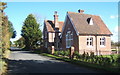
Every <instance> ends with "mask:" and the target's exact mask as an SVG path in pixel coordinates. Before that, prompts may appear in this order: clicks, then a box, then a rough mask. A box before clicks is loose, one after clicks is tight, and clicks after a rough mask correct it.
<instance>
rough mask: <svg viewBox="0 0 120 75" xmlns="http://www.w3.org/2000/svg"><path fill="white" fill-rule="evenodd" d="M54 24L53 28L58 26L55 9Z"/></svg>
mask: <svg viewBox="0 0 120 75" xmlns="http://www.w3.org/2000/svg"><path fill="white" fill-rule="evenodd" d="M54 24H55V28H59V23H58V14H57V11H55V12H54Z"/></svg>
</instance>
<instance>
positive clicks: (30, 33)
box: [21, 14, 42, 49]
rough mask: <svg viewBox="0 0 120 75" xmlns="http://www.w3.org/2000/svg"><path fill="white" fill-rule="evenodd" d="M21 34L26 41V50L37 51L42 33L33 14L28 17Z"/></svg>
mask: <svg viewBox="0 0 120 75" xmlns="http://www.w3.org/2000/svg"><path fill="white" fill-rule="evenodd" d="M21 32H22V34H21V35H22V37H23V38H24V39H25V49H36V48H37V47H38V44H40V42H41V40H42V32H41V30H40V29H39V24H38V23H37V21H36V19H35V17H34V15H33V14H29V15H28V16H27V18H26V19H25V21H24V23H23V26H22V30H21Z"/></svg>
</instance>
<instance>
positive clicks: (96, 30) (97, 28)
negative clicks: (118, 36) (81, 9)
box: [67, 12, 112, 35]
mask: <svg viewBox="0 0 120 75" xmlns="http://www.w3.org/2000/svg"><path fill="white" fill-rule="evenodd" d="M67 14H68V17H69V18H70V20H71V22H72V24H73V25H74V26H75V28H76V30H77V32H78V33H79V34H104V35H111V34H112V33H111V32H110V31H109V29H108V28H107V26H106V25H105V24H104V22H103V21H102V20H101V18H100V17H99V16H96V15H89V14H83V13H75V12H67ZM90 19H92V21H93V23H92V24H93V25H90V24H89V21H90Z"/></svg>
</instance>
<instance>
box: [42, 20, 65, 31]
mask: <svg viewBox="0 0 120 75" xmlns="http://www.w3.org/2000/svg"><path fill="white" fill-rule="evenodd" d="M44 23H45V25H46V28H47V31H48V32H55V30H54V29H55V25H54V21H52V20H45V21H44ZM63 23H64V22H62V21H59V30H60V32H62V27H63Z"/></svg>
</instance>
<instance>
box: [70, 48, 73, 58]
mask: <svg viewBox="0 0 120 75" xmlns="http://www.w3.org/2000/svg"><path fill="white" fill-rule="evenodd" d="M73 57H74V47H73V46H71V47H70V59H73Z"/></svg>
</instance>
